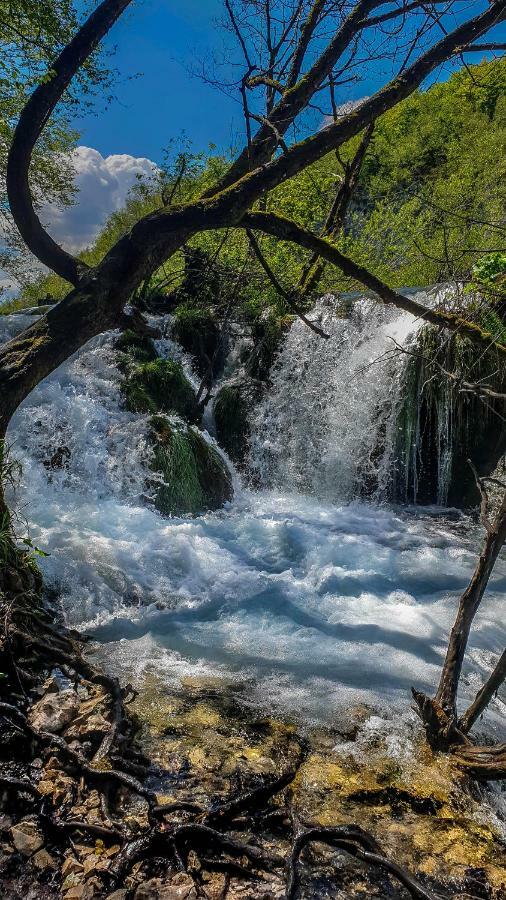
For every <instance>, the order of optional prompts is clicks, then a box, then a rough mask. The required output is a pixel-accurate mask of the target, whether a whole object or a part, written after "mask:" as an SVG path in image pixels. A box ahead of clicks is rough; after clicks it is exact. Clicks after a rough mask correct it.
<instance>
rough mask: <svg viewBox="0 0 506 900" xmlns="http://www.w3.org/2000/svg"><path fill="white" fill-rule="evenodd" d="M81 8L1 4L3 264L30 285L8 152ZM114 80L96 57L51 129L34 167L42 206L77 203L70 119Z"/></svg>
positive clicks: (60, 2) (55, 3) (3, 0)
mask: <svg viewBox="0 0 506 900" xmlns="http://www.w3.org/2000/svg"><path fill="white" fill-rule="evenodd" d="M81 7H82V4H80V3H78V2H77V0H48V2H41V0H0V50H1V52H0V185H1V187H0V229H1V230H2V233H3V234H2V240H3V242H6V247H5V248H4V250H3V252H2V253H1V255H0V264H1V265H2V266H3V268H4V269H8V270H9V271H10V272H12V273H13V274H14V275H16V276H18V277H19V278H20V279H24V280H26V271H25V270H26V267H27V266H28V267H30V266H33V259H32V258H31V257H29V256H28V255H27V253H26V251H25V250H24V246H23V245H22V243H21V241H20V240H19V238H18V236H17V232H16V231H15V229H14V228H13V226H12V224H11V221H10V216H9V213H8V205H7V198H6V192H5V187H4V185H5V172H6V164H7V153H8V148H9V145H10V143H11V138H12V133H13V129H14V126H15V124H16V122H17V120H18V118H19V114H20V112H21V110H22V109H23V107H24V105H25V103H26V100H27V97H28V95H29V94H30V92H31V91H32V90H33V88H34V87H35V86H36V85H37V84H38V83H39V82H40V81H44V79H45V78H47V77H48V74H49V72H50V70H51V63H52V61H53V60H54V58H55V56H56V55H57V54H58V53H59V51H60V50H61V49H62V47H63V46H65V44H66V43H67V42H68V41H69V39H70V38H71V37H72V36H73V35H74V34H75V32H76V30H77V27H78V24H79V22H80V14H81V13H82V12H83V10H82V8H81ZM110 76H111V73H110V71H108V69H107V68H106V67H105V66H104V65H103V64H102V62H101V59H100V57H99V56H98V55H97V54H95V55H94V56H93V57H92V59H91V60H90V61H89V62H88V63H87V64H86V65H85V66H84V67H83V68H82V70H81V71H80V73H79V75H78V77H77V79H76V81H75V83H74V88H73V90H72V91H67V93H66V95H65V97H64V98H63V101H62V103H60V104H59V105H58V111H57V112H56V113H55V114H54V115H53V116H52V117H51V120H50V121H49V122H48V123H47V124H46V126H45V128H44V130H43V132H42V135H41V137H40V139H39V141H38V142H37V146H36V148H35V151H34V154H33V159H32V165H31V167H30V185H31V188H32V194H33V197H34V202H35V205H36V206H40V205H41V204H42V203H52V204H57V205H68V204H69V203H71V202H72V201H73V200H74V189H73V178H72V168H71V159H70V153H71V150H72V149H73V147H74V146H75V143H76V139H77V132H76V131H75V130H74V129H73V128H72V127H71V126H70V124H69V122H70V116H71V113H72V110H73V108H74V107H75V105H76V104H77V103H81V104H85V105H87V104H89V103H91V99H92V95H93V94H94V93H95V92H96V91H98V90H104V89H105V88H106V86H107V85H108V83H109V81H110Z"/></svg>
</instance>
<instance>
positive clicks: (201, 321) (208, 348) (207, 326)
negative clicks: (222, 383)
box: [172, 303, 222, 375]
mask: <svg viewBox="0 0 506 900" xmlns="http://www.w3.org/2000/svg"><path fill="white" fill-rule="evenodd" d="M172 334H173V337H174V339H175V340H176V341H177V342H178V343H179V344H181V346H182V347H183V349H184V350H186V352H187V353H190V354H191V355H192V356H193V357H194V360H195V366H196V369H197V371H198V372H199V373H200V374H201V375H205V374H206V373H207V372H208V371H209V369H210V368H212V371H213V374H214V375H216V374H217V371H218V370H219V366H220V364H221V362H222V360H221V358H220V357H221V355H220V353H219V349H220V347H219V345H220V329H219V326H218V324H217V322H216V318H215V315H214V312H213V311H212V310H211V309H209V308H205V307H203V306H194V305H191V304H190V303H183V304H181V305H180V306H178V308H177V309H176V313H175V316H174V325H173V328H172Z"/></svg>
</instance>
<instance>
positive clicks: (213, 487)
mask: <svg viewBox="0 0 506 900" xmlns="http://www.w3.org/2000/svg"><path fill="white" fill-rule="evenodd" d="M151 426H152V440H153V443H154V453H153V460H152V466H151V467H152V469H153V470H154V471H156V472H158V473H159V474H160V475H161V477H162V480H163V481H162V483H161V484H160V482H154V483H153V485H152V487H155V489H156V496H155V506H156V508H157V509H158V510H159V512H161V513H162V514H163V515H200V514H201V513H204V512H207V511H208V510H213V509H219V508H220V507H222V506H223V504H224V503H225V502H227V501H228V500H231V499H232V497H233V487H232V478H231V476H230V473H229V471H228V469H227V466H226V464H225V462H224V460H223V459H222V457H221V456H220V454H219V453H218V450H217V449H216V448H215V447H213V446H212V445H211V444H209V443H208V442H207V441H206V440H205V439H204V437H203V436H202V434H201V433H200V432H199V431H198V430H197V429H196V428H192V427H191V426H184V425H182V426H178V425H174V424H173V423H171V422H169V420H168V419H166V418H164V417H162V416H156V417H155V418H153V419H152V420H151Z"/></svg>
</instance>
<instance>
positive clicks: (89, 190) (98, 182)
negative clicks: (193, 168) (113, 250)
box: [41, 147, 157, 252]
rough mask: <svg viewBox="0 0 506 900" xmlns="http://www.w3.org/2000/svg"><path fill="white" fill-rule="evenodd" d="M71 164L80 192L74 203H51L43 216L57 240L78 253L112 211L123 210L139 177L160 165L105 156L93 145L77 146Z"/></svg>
mask: <svg viewBox="0 0 506 900" xmlns="http://www.w3.org/2000/svg"><path fill="white" fill-rule="evenodd" d="M72 164H73V167H74V170H75V184H76V187H77V188H78V191H79V193H78V194H77V196H76V198H75V204H74V206H71V207H69V208H67V209H58V207H56V206H53V205H52V204H51V205H49V204H48V205H47V206H46V207H45V208H44V209H43V210H42V211H41V219H42V221H43V222H44V224H45V225H46V227H47V228H48V231H50V233H51V234H52V236H53V237H54V239H55V240H56V241H57V242H58V243H60V244H62V245H63V246H64V247H65V248H66V249H67V250H70V251H74V252H75V251H77V250H82V249H83V248H84V247H88V246H89V245H90V244H91V243H92V242H93V240H94V239H95V238H96V236H97V235H98V233H99V231H100V229H101V227H102V226H103V225H104V223H105V221H106V219H107V218H108V217H109V216H110V215H111V213H113V212H115V211H116V210H118V209H121V207H122V206H123V205H124V203H125V200H126V198H127V195H128V192H129V191H130V189H131V188H132V187H133V186H134V185H135V184H136V183H137V182H138V179H139V176H140V177H142V178H143V179H146V178H147V179H149V178H151V177H152V176H153V175H154V174H155V173H156V171H157V167H156V165H155V163H153V162H151V160H150V159H146V158H145V157H135V156H129V154H127V153H118V154H113V155H112V156H105V157H104V156H102V154H101V153H99V152H98V150H93V149H92V148H91V147H77V148H76V149H75V151H74V153H73V158H72Z"/></svg>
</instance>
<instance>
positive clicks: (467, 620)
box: [435, 493, 506, 720]
mask: <svg viewBox="0 0 506 900" xmlns="http://www.w3.org/2000/svg"><path fill="white" fill-rule="evenodd" d="M505 541H506V493H505V495H504V497H503V500H502V503H501V506H500V507H499V510H498V512H497V515H496V517H495V519H494V522H493V523H492V525H491V527H490V529H489V530H488V531H487V535H486V538H485V544H484V546H483V550H482V552H481V554H480V558H479V560H478V565H477V566H476V569H475V571H474V574H473V577H472V579H471V581H470V583H469V585H468V587H467V588H466V590H465V591H464V593H463V594H462V597H461V598H460V603H459V608H458V612H457V618H456V620H455V624H454V626H453V628H452V631H451V634H450V640H449V642H448V650H447V653H446V658H445V662H444V665H443V670H442V672H441V679H440V682H439V687H438V689H437V693H436V697H435V700H436V703H438V704H439V705H440V706H441V707H442V709H443V710H444V711H445V712H446V714H447V715H448V716H450V717H451V718H452V719H454V720H456V719H457V706H456V704H457V689H458V684H459V680H460V674H461V671H462V663H463V661H464V656H465V652H466V648H467V642H468V640H469V632H470V630H471V625H472V623H473V619H474V617H475V615H476V612H477V610H478V607H479V605H480V603H481V600H482V598H483V594H484V593H485V588H486V587H487V584H488V582H489V578H490V575H491V574H492V571H493V568H494V566H495V563H496V560H497V557H498V556H499V553H500V551H501V549H502V547H503V546H504V542H505Z"/></svg>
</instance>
